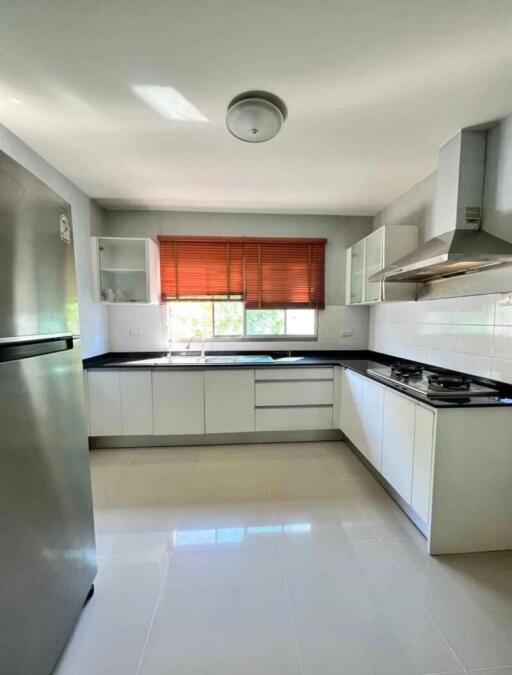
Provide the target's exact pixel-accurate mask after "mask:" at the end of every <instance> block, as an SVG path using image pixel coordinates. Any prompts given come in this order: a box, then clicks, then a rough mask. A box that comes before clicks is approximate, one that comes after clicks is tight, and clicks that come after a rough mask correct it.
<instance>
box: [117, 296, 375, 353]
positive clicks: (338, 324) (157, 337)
mask: <svg viewBox="0 0 512 675" xmlns="http://www.w3.org/2000/svg"><path fill="white" fill-rule="evenodd" d="M368 314H369V309H368V308H367V307H345V306H341V305H329V306H327V307H326V308H325V310H322V311H320V312H319V313H318V340H314V341H311V342H309V341H303V340H301V341H295V342H293V341H290V342H284V341H283V342H281V341H279V342H276V341H272V342H250V341H243V342H236V341H229V342H221V341H218V340H215V341H212V342H210V343H205V345H206V349H214V350H225V351H236V350H247V351H250V350H255V351H261V350H272V349H311V350H313V349H315V350H320V349H366V348H367V347H368ZM109 325H110V351H113V352H128V351H130V352H137V351H166V350H167V349H168V342H167V322H166V308H165V306H164V305H110V306H109ZM130 331H131V332H132V333H136V334H137V335H136V336H135V337H133V336H132V335H131V334H130ZM347 332H348V333H351V334H350V335H344V333H347ZM139 333H140V335H138V334H139ZM185 346H186V345H185V344H183V345H180V344H176V345H175V349H182V348H185Z"/></svg>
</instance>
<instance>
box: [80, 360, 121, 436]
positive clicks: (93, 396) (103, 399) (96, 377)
mask: <svg viewBox="0 0 512 675" xmlns="http://www.w3.org/2000/svg"><path fill="white" fill-rule="evenodd" d="M87 383H88V389H89V396H88V399H89V428H90V434H91V436H121V434H122V433H123V425H122V418H121V393H120V389H119V371H117V370H115V371H112V370H89V371H88V373H87Z"/></svg>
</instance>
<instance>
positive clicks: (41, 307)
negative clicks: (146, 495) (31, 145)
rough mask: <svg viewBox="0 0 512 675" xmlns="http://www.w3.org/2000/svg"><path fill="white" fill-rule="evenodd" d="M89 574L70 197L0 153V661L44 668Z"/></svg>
mask: <svg viewBox="0 0 512 675" xmlns="http://www.w3.org/2000/svg"><path fill="white" fill-rule="evenodd" d="M95 574H96V563H95V542H94V525H93V511H92V498H91V481H90V469H89V454H88V446H87V428H86V421H85V406H84V391H83V372H82V361H81V355H80V340H79V324H78V304H77V296H76V284H75V266H74V256H73V231H72V224H71V209H70V206H69V204H67V203H66V202H65V201H64V200H63V199H62V198H61V197H59V195H57V194H56V193H55V192H53V190H51V189H49V188H48V187H47V186H46V185H45V184H44V183H42V182H41V181H40V180H38V179H37V178H35V176H33V175H32V174H31V173H30V172H28V171H27V170H25V169H24V168H23V167H21V166H20V165H19V164H17V163H16V162H15V161H13V160H12V159H11V158H9V157H8V156H7V155H5V154H4V153H0V673H2V675H4V674H8V675H35V674H37V675H47V674H48V673H51V671H52V669H53V667H54V665H55V662H56V661H57V659H58V657H59V654H60V653H61V651H62V649H63V648H64V646H65V644H66V640H67V639H68V637H69V635H70V633H71V631H72V630H73V627H74V625H75V623H76V621H77V620H78V617H79V615H80V612H81V609H82V606H83V604H84V602H85V600H86V598H88V595H89V593H90V592H92V589H93V586H92V584H93V582H94V577H95Z"/></svg>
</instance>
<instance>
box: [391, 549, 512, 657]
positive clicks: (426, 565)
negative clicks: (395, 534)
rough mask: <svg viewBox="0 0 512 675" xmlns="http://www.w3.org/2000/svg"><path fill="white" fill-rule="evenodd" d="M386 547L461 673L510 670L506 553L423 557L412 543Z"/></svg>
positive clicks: (511, 579) (511, 562) (511, 587)
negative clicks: (460, 666) (450, 649)
mask: <svg viewBox="0 0 512 675" xmlns="http://www.w3.org/2000/svg"><path fill="white" fill-rule="evenodd" d="M385 545H386V547H387V548H388V549H389V551H390V552H391V555H392V556H393V558H394V559H395V560H396V562H397V564H398V565H399V567H400V568H401V570H402V571H403V572H404V574H405V575H406V577H407V579H408V581H409V582H410V583H411V585H412V587H413V588H414V589H415V592H416V593H417V594H418V597H419V598H420V599H421V601H422V602H423V604H424V605H425V607H426V608H427V610H428V611H429V612H430V614H431V615H432V617H433V618H434V620H435V621H436V622H437V624H438V625H439V627H440V629H441V631H442V632H443V634H444V635H445V636H446V639H447V640H448V641H449V643H450V644H451V646H452V647H453V649H454V651H455V652H456V653H457V655H458V656H459V658H460V660H461V661H462V663H463V664H464V666H465V667H466V668H483V667H488V666H512V552H511V551H504V552H497V553H477V554H465V555H444V556H437V557H434V556H428V555H425V552H424V549H423V546H421V544H420V542H419V540H415V539H395V540H388V541H386V542H385Z"/></svg>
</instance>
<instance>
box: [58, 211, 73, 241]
mask: <svg viewBox="0 0 512 675" xmlns="http://www.w3.org/2000/svg"><path fill="white" fill-rule="evenodd" d="M60 238H61V239H62V241H64V242H66V244H71V225H70V224H69V220H68V217H67V216H66V215H65V214H64V213H63V214H62V215H61V217H60Z"/></svg>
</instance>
